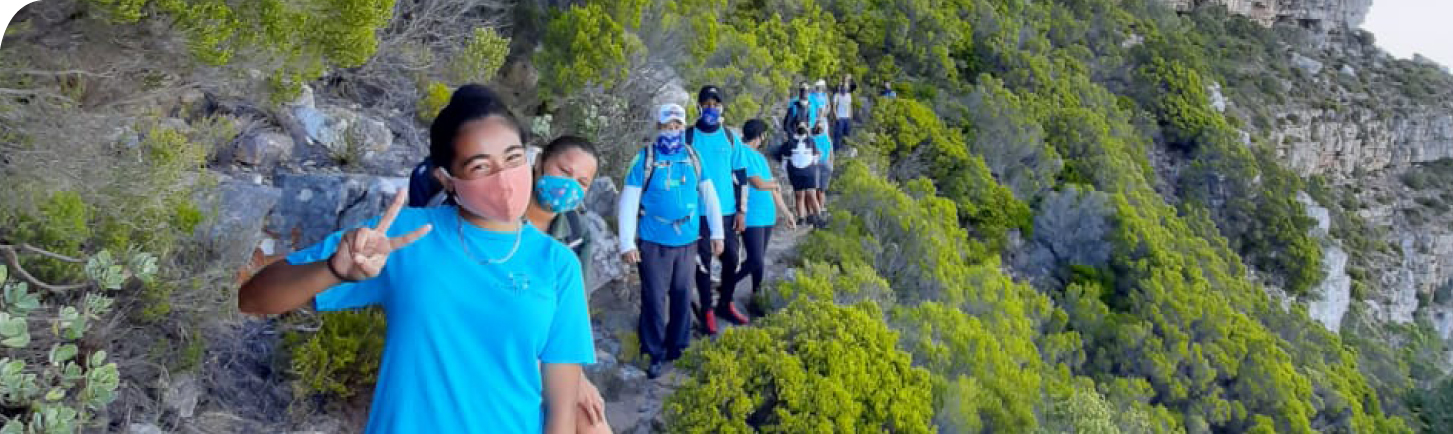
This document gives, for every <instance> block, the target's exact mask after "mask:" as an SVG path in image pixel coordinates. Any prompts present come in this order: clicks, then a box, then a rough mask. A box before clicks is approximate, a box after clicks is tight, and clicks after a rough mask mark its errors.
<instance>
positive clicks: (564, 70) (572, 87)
mask: <svg viewBox="0 0 1453 434" xmlns="http://www.w3.org/2000/svg"><path fill="white" fill-rule="evenodd" d="M543 46H544V49H543V50H542V51H540V53H539V54H538V55H537V57H536V59H535V61H536V63H537V64H538V65H539V70H541V71H551V72H550V73H548V74H544V75H542V77H541V81H540V87H541V88H542V89H543V90H545V91H546V92H547V93H550V94H553V95H566V94H568V93H571V92H574V91H576V90H578V89H581V88H583V87H585V86H599V87H602V88H610V87H611V86H612V85H614V84H616V83H617V82H620V81H622V80H624V79H625V76H626V67H627V60H628V59H629V57H630V56H631V55H632V53H634V52H636V51H638V50H641V49H642V47H641V42H640V40H639V39H638V38H635V37H634V35H633V34H630V33H627V32H626V31H625V27H624V26H622V24H621V23H620V22H619V21H618V20H617V17H612V16H611V15H610V14H609V13H607V11H606V9H605V8H604V7H603V6H602V5H600V4H598V3H591V4H587V5H584V6H573V7H571V8H570V9H569V10H566V11H564V12H560V13H559V15H558V16H556V17H553V18H551V19H550V23H549V25H548V27H547V28H546V30H545V35H544V43H543Z"/></svg>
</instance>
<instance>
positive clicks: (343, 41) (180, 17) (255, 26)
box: [87, 0, 394, 102]
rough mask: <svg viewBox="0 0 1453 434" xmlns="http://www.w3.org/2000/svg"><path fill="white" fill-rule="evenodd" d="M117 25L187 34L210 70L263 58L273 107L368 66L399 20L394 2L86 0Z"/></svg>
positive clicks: (189, 40)
mask: <svg viewBox="0 0 1453 434" xmlns="http://www.w3.org/2000/svg"><path fill="white" fill-rule="evenodd" d="M87 3H88V4H89V5H91V6H92V7H93V8H94V9H95V10H96V11H97V12H99V13H100V14H101V15H103V16H104V17H106V18H108V19H109V20H110V21H111V22H113V23H116V24H131V23H137V22H139V21H141V20H143V19H148V20H157V21H161V22H166V23H168V24H170V25H173V26H175V27H176V28H177V29H179V30H180V31H181V33H182V34H183V35H184V36H185V42H186V43H187V46H188V48H190V50H191V52H192V54H193V56H195V57H196V58H197V59H198V60H200V61H202V62H203V63H206V64H210V65H216V66H220V65H226V64H229V63H232V62H233V61H234V60H236V59H234V57H235V56H236V55H237V54H238V53H248V54H249V55H251V56H252V57H250V58H249V60H261V61H262V62H263V64H264V65H266V66H267V70H264V71H262V72H263V73H265V74H267V75H268V77H269V82H270V83H271V84H272V86H273V88H274V94H273V95H272V97H273V101H274V102H281V101H287V100H290V99H292V98H294V97H296V95H297V93H298V91H299V90H300V89H301V88H302V85H303V83H307V82H310V81H313V80H316V79H317V78H319V77H321V76H322V75H323V73H324V72H325V70H326V69H327V68H334V67H337V68H351V67H356V66H359V65H362V64H363V63H364V62H366V61H367V60H368V59H369V58H370V57H373V54H374V52H375V51H377V50H378V36H377V33H378V31H379V30H381V29H382V28H383V27H384V26H385V25H387V24H388V22H389V20H390V19H392V18H393V13H394V0H305V1H282V0H260V1H257V2H249V3H246V4H228V3H226V2H222V1H195V2H193V1H181V0H88V2H87Z"/></svg>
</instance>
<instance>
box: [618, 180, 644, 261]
mask: <svg viewBox="0 0 1453 434" xmlns="http://www.w3.org/2000/svg"><path fill="white" fill-rule="evenodd" d="M640 212H641V187H635V186H629V185H628V186H626V188H625V190H622V191H621V198H620V200H619V201H617V203H616V226H619V227H618V228H617V229H618V232H616V233H617V234H619V237H618V238H620V245H621V253H626V252H629V251H632V250H636V218H637V217H639V216H640Z"/></svg>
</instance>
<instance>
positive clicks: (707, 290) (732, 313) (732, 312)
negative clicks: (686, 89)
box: [686, 86, 751, 335]
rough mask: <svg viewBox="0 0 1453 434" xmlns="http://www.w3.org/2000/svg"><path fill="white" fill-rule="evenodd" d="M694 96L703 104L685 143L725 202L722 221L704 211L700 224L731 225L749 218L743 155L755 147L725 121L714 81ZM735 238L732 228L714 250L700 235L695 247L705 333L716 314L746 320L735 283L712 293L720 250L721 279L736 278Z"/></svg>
mask: <svg viewBox="0 0 1453 434" xmlns="http://www.w3.org/2000/svg"><path fill="white" fill-rule="evenodd" d="M696 102H697V104H699V105H700V107H701V117H700V118H699V119H697V120H696V124H695V125H692V126H691V128H689V129H687V130H686V146H687V147H690V148H692V149H693V150H695V151H696V155H697V156H698V157H700V158H701V174H702V176H703V177H705V178H706V179H709V180H711V184H712V186H714V187H715V188H716V197H717V201H719V202H720V204H721V218H720V220H721V221H719V222H708V221H706V219H708V218H709V217H706V216H703V217H702V221H701V229H702V230H703V231H705V230H706V229H707V225H709V224H714V223H720V224H721V226H722V227H723V228H732V227H735V224H736V223H737V221H738V220H741V219H744V218H746V212H747V209H746V206H747V202H748V201H749V200H750V199H747V198H744V197H742V196H743V195H744V194H745V192H746V188H747V186H746V185H745V183H744V182H743V181H745V180H746V170H747V162H746V158H745V155H746V154H747V153H748V152H751V150H749V149H747V148H745V147H743V146H742V143H741V140H739V139H738V138H737V136H736V134H735V133H733V132H732V131H731V130H730V129H728V128H726V127H725V125H723V124H722V109H723V108H724V107H723V106H724V102H725V101H724V100H723V99H722V95H721V91H720V90H719V89H717V87H716V86H704V87H702V88H701V92H699V93H698V95H697V98H696ZM737 242H738V239H737V232H736V231H732V230H728V231H726V236H725V239H723V245H724V248H725V250H722V251H720V252H715V253H713V250H712V248H711V244H710V242H709V241H708V240H702V241H701V242H700V245H699V246H698V247H697V255H698V258H699V262H697V267H698V268H697V269H696V296H697V301H699V302H700V303H701V308H700V310H698V311H697V318H698V319H699V320H700V321H701V325H702V327H703V328H705V329H706V333H707V334H712V335H714V334H716V332H717V324H716V320H717V318H718V317H720V318H721V319H724V320H727V321H729V322H731V323H733V324H738V325H740V324H746V323H747V316H746V315H742V313H741V312H739V311H737V307H736V304H734V303H732V288H731V287H728V286H725V285H723V286H721V287H720V288H718V289H717V292H718V295H719V296H720V297H718V300H717V301H716V302H715V304H713V302H712V296H711V295H712V294H711V292H712V291H711V286H712V281H711V260H712V259H713V258H715V257H716V256H717V255H718V254H719V255H720V256H721V282H729V281H733V280H735V279H736V273H737V267H738V266H739V265H740V264H741V257H740V256H738V255H739V254H740V252H741V249H740V248H739V247H738V244H737Z"/></svg>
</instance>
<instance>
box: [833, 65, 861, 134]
mask: <svg viewBox="0 0 1453 434" xmlns="http://www.w3.org/2000/svg"><path fill="white" fill-rule="evenodd" d="M857 90H858V85H857V84H856V83H853V76H852V75H851V74H849V75H848V76H847V77H844V78H843V82H842V84H839V85H838V87H837V92H836V93H834V94H833V96H832V111H833V115H834V116H833V118H834V119H833V125H832V142H833V143H836V144H838V145H842V144H843V139H844V138H846V137H848V136H850V135H852V134H853V92H856V91H857Z"/></svg>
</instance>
